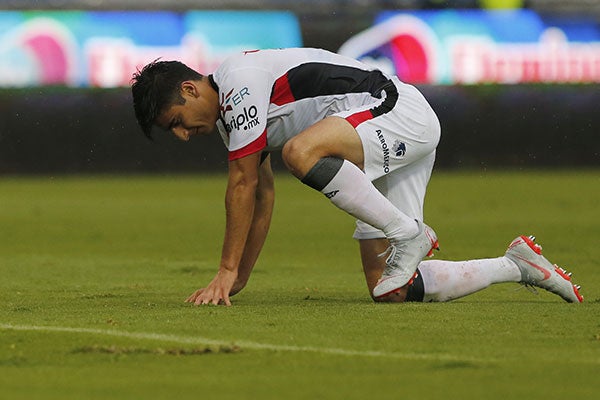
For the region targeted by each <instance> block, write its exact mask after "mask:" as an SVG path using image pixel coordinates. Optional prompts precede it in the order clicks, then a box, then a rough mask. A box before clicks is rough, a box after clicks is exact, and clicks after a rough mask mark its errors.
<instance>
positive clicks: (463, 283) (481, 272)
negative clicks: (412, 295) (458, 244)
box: [419, 257, 521, 302]
mask: <svg viewBox="0 0 600 400" xmlns="http://www.w3.org/2000/svg"><path fill="white" fill-rule="evenodd" d="M419 271H420V272H421V276H422V277H423V287H424V291H425V294H424V296H423V301H424V302H429V301H448V300H453V299H458V298H460V297H463V296H466V295H468V294H471V293H475V292H477V291H479V290H481V289H485V288H487V287H488V286H490V285H491V284H493V283H501V282H519V281H520V280H521V272H520V271H519V268H518V267H517V266H516V265H515V263H513V262H512V261H510V260H509V259H508V258H506V257H498V258H487V259H482V260H471V261H443V260H427V261H423V262H421V264H419Z"/></svg>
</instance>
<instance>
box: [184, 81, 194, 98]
mask: <svg viewBox="0 0 600 400" xmlns="http://www.w3.org/2000/svg"><path fill="white" fill-rule="evenodd" d="M181 94H182V95H185V94H187V95H188V96H192V97H198V86H196V83H195V82H194V81H183V82H181Z"/></svg>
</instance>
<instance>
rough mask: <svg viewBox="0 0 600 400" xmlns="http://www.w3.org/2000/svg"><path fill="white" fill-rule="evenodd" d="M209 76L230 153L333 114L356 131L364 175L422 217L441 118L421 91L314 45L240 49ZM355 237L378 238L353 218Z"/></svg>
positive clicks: (284, 136) (269, 142) (264, 146)
mask: <svg viewBox="0 0 600 400" xmlns="http://www.w3.org/2000/svg"><path fill="white" fill-rule="evenodd" d="M209 80H210V82H211V84H212V85H213V87H214V88H215V90H217V92H218V93H219V100H220V107H221V115H220V119H219V120H218V121H217V127H218V129H219V132H220V133H221V136H222V137H223V140H224V142H225V145H226V146H227V147H228V149H229V159H230V160H235V159H238V158H242V157H245V156H247V155H249V154H253V153H256V152H258V151H262V150H264V151H271V150H279V149H281V148H282V147H283V145H284V144H285V143H286V142H287V141H288V140H289V139H290V138H292V137H293V136H295V135H297V134H299V133H300V132H302V131H303V130H305V129H306V128H308V127H309V126H311V125H313V124H314V123H316V122H318V121H320V120H322V119H323V118H326V117H328V116H331V115H335V116H338V117H341V118H345V119H346V120H347V121H348V122H349V123H350V124H351V125H352V126H353V127H354V129H356V132H357V133H358V135H359V137H360V139H361V141H362V145H363V151H364V165H363V170H364V173H365V174H366V176H367V178H368V179H370V180H371V181H373V184H374V185H375V186H376V187H377V188H378V189H379V190H380V191H381V192H382V193H383V194H384V195H385V197H386V198H388V199H389V200H390V201H391V202H392V203H393V204H394V205H395V206H396V207H398V209H400V210H402V211H403V212H404V213H405V214H406V215H408V216H410V217H412V218H416V219H419V220H421V221H422V220H423V201H424V198H425V190H426V187H427V182H428V181H429V177H430V175H431V170H432V168H433V163H434V160H435V148H436V146H437V144H438V142H439V139H440V125H439V122H438V119H437V116H436V115H435V112H434V111H433V110H432V109H431V106H430V105H429V104H428V103H427V101H426V100H425V98H424V97H423V96H422V95H421V93H419V91H418V90H417V89H416V88H415V87H413V86H411V85H407V84H405V83H403V82H401V81H400V80H398V78H397V77H391V78H390V77H388V76H386V75H385V74H384V73H382V72H381V71H379V70H376V69H374V68H372V67H369V66H367V65H365V64H363V63H361V62H359V61H356V60H354V59H350V58H346V57H343V56H340V55H337V54H334V53H330V52H328V51H324V50H317V49H283V50H260V51H254V52H246V53H243V54H239V55H236V56H233V57H231V58H229V59H227V60H226V61H225V62H224V63H223V64H222V65H221V66H220V67H219V68H218V69H217V71H216V72H215V73H214V74H213V75H211V76H209ZM354 237H356V238H358V239H373V238H384V237H385V234H384V233H383V232H381V231H380V230H378V229H376V228H374V227H372V226H369V225H367V224H366V223H364V222H361V221H358V222H357V228H356V231H355V234H354Z"/></svg>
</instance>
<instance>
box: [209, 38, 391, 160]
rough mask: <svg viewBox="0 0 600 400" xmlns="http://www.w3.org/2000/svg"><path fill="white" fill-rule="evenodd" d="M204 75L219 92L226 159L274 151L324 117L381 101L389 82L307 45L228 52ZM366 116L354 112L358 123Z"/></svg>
mask: <svg viewBox="0 0 600 400" xmlns="http://www.w3.org/2000/svg"><path fill="white" fill-rule="evenodd" d="M209 79H210V82H211V84H212V85H213V86H214V87H215V89H216V90H217V92H218V93H219V101H220V110H221V111H220V118H219V120H218V121H217V127H218V129H219V132H220V134H221V136H222V137H223V141H224V142H225V145H226V146H227V148H228V149H229V159H230V160H235V159H238V158H242V157H244V156H247V155H249V154H253V153H255V152H257V151H261V150H266V151H271V150H280V149H281V148H282V147H283V145H284V144H285V143H286V142H287V141H288V140H289V139H290V138H291V137H293V136H295V135H297V134H299V133H300V132H302V131H303V130H305V129H306V128H308V127H309V126H311V125H313V124H314V123H316V122H318V121H319V120H322V119H323V118H325V117H328V116H331V115H334V114H338V113H341V112H344V111H348V110H352V109H356V108H361V107H362V108H364V106H367V105H369V104H381V98H382V90H383V88H384V87H385V86H386V85H389V83H390V78H389V77H388V76H385V75H384V74H383V73H382V72H381V71H379V70H375V69H374V68H372V67H370V66H367V65H365V64H363V63H361V62H359V61H356V60H354V59H351V58H347V57H344V56H340V55H338V54H334V53H331V52H328V51H325V50H319V49H310V48H297V49H281V50H257V51H250V52H245V53H241V54H238V55H234V56H232V57H229V58H228V59H227V60H225V61H224V62H223V64H222V65H221V66H220V67H219V68H218V69H217V70H216V71H215V73H214V74H213V75H211V76H209ZM380 109H381V107H380ZM371 111H373V110H371ZM380 111H381V110H380ZM367 112H368V107H367ZM381 112H385V110H384V111H381ZM375 114H376V113H375ZM370 117H373V115H372V113H371V114H369V115H368V116H365V114H364V112H363V113H361V115H359V116H357V118H359V119H360V120H361V121H362V120H364V119H365V118H370ZM347 119H348V118H347ZM350 120H351V119H349V121H350ZM356 123H360V121H356Z"/></svg>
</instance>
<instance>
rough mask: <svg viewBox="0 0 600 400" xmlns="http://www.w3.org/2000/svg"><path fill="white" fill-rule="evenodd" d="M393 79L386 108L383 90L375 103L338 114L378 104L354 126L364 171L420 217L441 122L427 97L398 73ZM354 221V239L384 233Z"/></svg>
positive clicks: (412, 214) (399, 204)
mask: <svg viewBox="0 0 600 400" xmlns="http://www.w3.org/2000/svg"><path fill="white" fill-rule="evenodd" d="M392 81H393V82H394V84H395V87H396V89H397V93H398V95H397V101H396V102H395V104H394V105H393V108H391V110H389V111H386V109H385V107H386V105H388V104H387V103H390V101H389V99H388V101H387V102H386V98H387V97H388V94H387V93H386V96H384V97H383V98H382V99H381V100H379V101H378V102H376V103H373V104H370V105H368V106H365V107H364V108H362V109H355V110H350V111H349V112H344V113H343V114H339V116H342V117H345V118H348V116H349V115H353V114H357V113H359V114H360V113H364V111H365V110H369V109H371V110H373V109H374V108H377V107H378V106H380V105H383V107H379V109H378V113H380V115H376V116H374V117H372V118H368V119H366V120H364V121H362V122H360V123H359V124H357V125H355V129H356V131H357V132H358V135H359V136H360V138H361V140H362V145H363V151H364V171H365V174H366V175H367V177H368V178H369V179H370V180H371V181H372V182H373V184H374V185H375V186H376V187H377V189H379V191H381V193H383V194H384V196H385V197H387V198H388V199H389V200H390V201H391V202H392V203H393V204H394V205H395V206H396V207H398V209H399V210H401V211H403V212H404V213H405V214H407V215H408V216H409V217H412V218H417V219H419V220H421V221H422V220H423V202H424V199H425V192H426V189H427V184H428V183H429V178H430V177H431V171H432V169H433V164H434V161H435V149H436V147H437V145H438V143H439V140H440V123H439V121H438V118H437V116H436V115H435V112H434V111H433V109H432V108H431V106H430V105H429V103H428V102H427V100H425V98H424V97H423V95H422V94H421V93H420V92H419V91H418V90H417V89H416V88H415V87H414V86H411V85H408V84H405V83H402V82H400V81H399V80H398V79H397V78H392ZM391 96H392V95H390V97H391ZM393 96H394V97H395V94H393ZM384 103H386V104H384ZM382 109H383V112H382V111H381V110H382ZM356 225H357V226H356V230H355V232H354V238H356V239H375V238H384V237H385V235H384V234H383V232H381V231H380V230H378V229H376V228H373V227H372V226H370V225H367V224H366V223H364V222H362V221H357V224H356Z"/></svg>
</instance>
